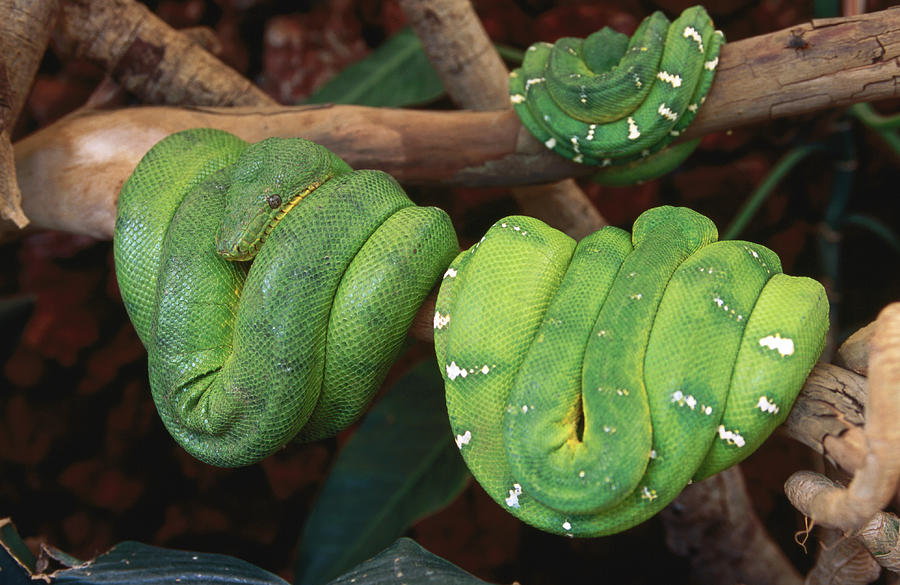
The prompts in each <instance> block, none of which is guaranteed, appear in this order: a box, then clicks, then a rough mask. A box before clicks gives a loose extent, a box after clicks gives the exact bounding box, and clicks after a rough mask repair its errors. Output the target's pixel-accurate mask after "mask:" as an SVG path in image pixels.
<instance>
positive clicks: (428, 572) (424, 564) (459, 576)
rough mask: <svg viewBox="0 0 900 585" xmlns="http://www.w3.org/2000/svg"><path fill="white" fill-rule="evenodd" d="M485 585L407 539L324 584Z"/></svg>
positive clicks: (398, 541)
mask: <svg viewBox="0 0 900 585" xmlns="http://www.w3.org/2000/svg"><path fill="white" fill-rule="evenodd" d="M351 583H352V585H381V584H384V585H388V584H390V585H396V584H397V583H407V584H409V585H424V584H425V583H439V584H440V585H487V583H485V582H484V581H482V580H481V579H477V578H475V577H473V576H472V575H470V574H469V573H466V572H465V571H463V570H462V569H460V568H459V567H457V566H456V565H454V564H451V563H448V562H447V561H445V560H444V559H442V558H441V557H439V556H435V555H433V554H431V553H430V552H428V551H427V550H425V549H424V548H422V547H421V546H419V545H418V544H416V543H415V542H414V541H412V540H410V539H408V538H401V539H399V540H397V542H395V543H394V544H393V545H391V547H390V548H388V549H386V550H385V551H384V552H382V553H381V554H379V555H378V556H376V557H374V558H372V559H369V560H368V561H366V562H365V563H363V564H361V565H359V566H357V567H356V568H355V569H353V570H352V571H350V572H349V573H347V574H345V575H342V576H340V577H338V578H337V579H335V580H334V581H331V582H330V583H329V584H328V585H350V584H351Z"/></svg>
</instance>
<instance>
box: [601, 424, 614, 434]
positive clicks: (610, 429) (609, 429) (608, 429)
mask: <svg viewBox="0 0 900 585" xmlns="http://www.w3.org/2000/svg"><path fill="white" fill-rule="evenodd" d="M603 432H604V433H610V434H611V433H614V432H616V427H611V426H609V425H603Z"/></svg>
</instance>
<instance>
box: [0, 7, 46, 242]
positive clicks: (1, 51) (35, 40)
mask: <svg viewBox="0 0 900 585" xmlns="http://www.w3.org/2000/svg"><path fill="white" fill-rule="evenodd" d="M57 9H58V2H57V1H56V0H47V1H45V2H30V1H28V0H0V14H3V15H4V18H3V19H2V20H0V215H2V217H5V218H7V219H9V220H12V222H13V223H15V224H16V227H18V228H22V227H25V226H26V225H27V224H28V217H27V216H26V214H25V212H24V211H22V193H21V191H20V190H19V185H18V182H17V181H16V172H15V164H14V160H13V149H12V145H11V142H10V140H11V137H12V129H13V126H14V125H15V123H16V120H17V119H18V118H19V113H20V112H21V111H22V106H24V105H25V98H26V97H27V96H28V90H29V89H31V83H32V81H34V75H35V73H37V69H38V65H40V63H41V58H42V57H43V56H44V51H46V50H47V43H48V42H49V40H50V31H51V30H52V29H53V21H54V19H55V18H56V13H57Z"/></svg>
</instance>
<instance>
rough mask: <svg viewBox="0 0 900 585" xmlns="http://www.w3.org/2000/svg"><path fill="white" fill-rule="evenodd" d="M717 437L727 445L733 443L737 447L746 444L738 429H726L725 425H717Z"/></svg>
mask: <svg viewBox="0 0 900 585" xmlns="http://www.w3.org/2000/svg"><path fill="white" fill-rule="evenodd" d="M719 438H720V439H722V440H723V441H727V442H728V444H729V445H735V446H737V447H743V446H744V445H745V444H746V441H744V437H742V436H741V435H740V431H737V430H734V431H727V430H725V425H719Z"/></svg>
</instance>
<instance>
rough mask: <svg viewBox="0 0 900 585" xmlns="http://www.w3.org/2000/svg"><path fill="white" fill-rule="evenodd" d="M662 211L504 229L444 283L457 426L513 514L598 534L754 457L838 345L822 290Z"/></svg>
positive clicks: (469, 453) (440, 352)
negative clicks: (566, 225)
mask: <svg viewBox="0 0 900 585" xmlns="http://www.w3.org/2000/svg"><path fill="white" fill-rule="evenodd" d="M716 238H717V232H716V228H715V226H714V225H713V223H712V222H711V221H710V220H709V219H707V218H706V217H704V216H702V215H700V214H699V213H696V212H694V211H691V210H689V209H686V208H677V207H657V208H654V209H651V210H649V211H646V212H644V213H643V214H642V215H641V216H640V217H639V218H638V219H637V221H635V224H634V229H633V233H632V234H630V235H629V234H628V233H627V232H625V231H623V230H620V229H618V228H613V227H607V228H603V229H602V230H600V231H598V232H595V233H594V234H592V235H590V236H588V237H586V238H584V239H583V240H581V242H579V243H578V244H577V246H576V243H575V242H574V241H573V240H572V239H571V238H569V237H568V236H566V235H565V234H563V233H562V232H559V231H557V230H555V229H553V228H550V227H548V226H547V225H546V224H544V223H543V222H541V221H539V220H537V219H534V218H530V217H524V216H513V217H507V218H504V219H502V220H500V221H498V222H497V223H496V224H494V226H493V227H492V228H490V230H488V232H487V234H486V235H485V237H484V239H483V240H481V241H480V242H479V243H477V244H476V245H474V246H473V247H472V248H470V249H469V250H467V251H465V252H462V253H461V254H460V255H459V256H457V258H456V259H455V260H454V261H453V263H452V264H451V265H450V267H449V268H448V269H447V271H446V272H445V273H444V279H443V283H442V285H441V290H440V294H439V296H438V300H437V306H436V311H435V316H434V340H435V351H436V354H437V359H438V364H439V366H440V367H441V370H442V372H443V376H444V381H445V384H446V392H447V408H448V411H449V415H450V425H451V427H452V428H453V433H454V435H455V438H456V444H457V446H458V447H459V449H460V451H461V453H462V455H463V457H464V459H465V460H466V463H467V464H468V466H469V469H471V470H472V473H473V474H474V475H475V477H476V479H478V481H479V483H481V485H482V487H484V489H485V490H486V491H487V492H488V494H490V495H491V497H493V498H494V500H496V501H497V503H499V504H500V505H501V506H503V507H504V508H506V509H507V510H508V511H510V512H511V513H513V514H515V515H516V516H518V517H519V518H521V519H522V520H524V521H526V522H528V523H530V524H533V525H535V526H537V527H539V528H541V529H544V530H547V531H550V532H556V533H559V534H567V535H571V536H599V535H603V534H609V533H613V532H619V531H621V530H624V529H626V528H628V527H630V526H633V525H635V524H637V523H639V522H641V521H643V520H645V519H647V518H649V517H650V516H652V515H654V514H655V513H656V512H658V511H659V510H661V509H662V508H663V507H665V506H666V504H668V503H669V502H670V501H671V500H672V499H673V498H674V497H675V496H676V495H678V493H679V492H680V491H681V490H682V488H683V487H684V486H685V485H687V483H688V482H689V481H691V480H692V479H701V478H704V477H707V476H709V475H712V474H714V473H717V472H718V471H721V470H722V469H725V468H726V467H729V466H731V465H733V464H735V463H737V462H738V461H740V460H742V459H743V458H744V457H746V456H747V455H749V454H750V453H751V452H752V451H753V450H754V449H756V447H758V446H759V444H760V443H762V441H763V440H764V439H765V438H766V437H767V436H768V435H769V434H770V433H771V432H772V430H773V429H774V428H775V427H776V426H777V425H778V424H780V423H781V422H782V421H783V420H784V419H785V417H786V416H787V414H788V411H789V410H790V406H791V405H792V404H793V402H794V399H795V398H796V395H797V393H798V391H799V389H800V387H801V386H802V385H803V381H804V380H805V379H806V376H807V375H808V374H809V371H810V370H811V369H812V367H813V365H814V364H815V362H816V360H817V359H818V357H819V354H820V353H821V351H822V347H823V344H824V340H825V332H826V330H827V327H828V303H827V299H826V297H825V291H824V289H823V288H822V286H821V285H820V284H819V283H818V282H816V281H814V280H811V279H809V278H801V277H790V276H785V275H784V274H781V264H780V262H779V260H778V256H777V255H775V254H774V253H773V252H771V251H770V250H768V249H766V248H765V247H763V246H760V245H757V244H751V243H749V242H741V241H724V242H716Z"/></svg>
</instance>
